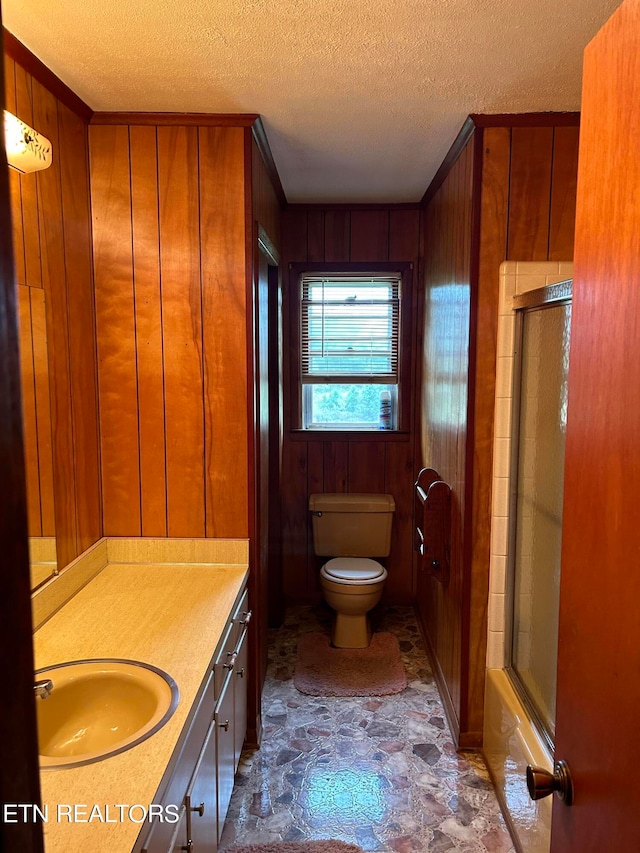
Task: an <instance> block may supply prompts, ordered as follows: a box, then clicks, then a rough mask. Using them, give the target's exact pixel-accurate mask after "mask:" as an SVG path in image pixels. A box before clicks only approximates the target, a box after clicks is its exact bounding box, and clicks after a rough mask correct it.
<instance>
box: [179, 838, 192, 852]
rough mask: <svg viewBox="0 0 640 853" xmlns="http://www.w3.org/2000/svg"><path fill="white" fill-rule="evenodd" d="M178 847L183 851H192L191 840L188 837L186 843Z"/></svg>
mask: <svg viewBox="0 0 640 853" xmlns="http://www.w3.org/2000/svg"><path fill="white" fill-rule="evenodd" d="M180 849H181V850H184V851H185V853H193V841H192V840H191V839H189V840H188V841H187V843H186V844H183V845H182V847H181V848H180Z"/></svg>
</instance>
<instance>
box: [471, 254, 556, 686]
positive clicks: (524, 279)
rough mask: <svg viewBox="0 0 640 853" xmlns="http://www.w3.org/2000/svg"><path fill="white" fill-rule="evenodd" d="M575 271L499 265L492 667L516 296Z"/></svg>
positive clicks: (497, 633)
mask: <svg viewBox="0 0 640 853" xmlns="http://www.w3.org/2000/svg"><path fill="white" fill-rule="evenodd" d="M572 276H573V264H572V263H571V262H565V261H562V262H556V261H550V262H544V263H542V262H540V263H538V262H529V261H527V262H522V261H505V263H503V264H502V265H501V266H500V301H499V309H498V310H499V312H500V317H499V320H498V349H497V375H496V409H495V432H494V444H493V489H492V494H493V498H492V510H491V516H492V517H491V561H490V587H489V618H488V631H489V633H488V642H487V667H488V668H489V669H493V668H498V669H499V668H502V667H503V666H504V654H505V597H506V596H505V593H506V568H507V541H508V527H509V523H508V522H509V519H508V512H509V488H510V482H509V465H510V460H511V404H512V397H513V389H512V386H513V365H514V351H513V350H514V336H515V312H514V310H513V307H512V301H513V297H514V296H516V295H519V294H521V293H526V292H527V291H529V290H536V289H537V288H539V287H545V286H546V285H549V284H556V283H557V282H559V281H565V280H566V279H568V278H572Z"/></svg>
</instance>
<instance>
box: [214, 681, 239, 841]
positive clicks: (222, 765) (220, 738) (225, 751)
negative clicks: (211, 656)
mask: <svg viewBox="0 0 640 853" xmlns="http://www.w3.org/2000/svg"><path fill="white" fill-rule="evenodd" d="M234 678H235V676H234V674H233V670H230V671H228V672H227V678H226V681H225V682H224V685H223V687H222V692H221V694H220V698H219V699H218V704H217V705H216V713H215V716H214V723H215V732H216V747H217V752H218V840H219V839H220V836H221V835H222V828H223V826H224V819H225V817H226V815H227V809H228V808H229V800H230V799H231V792H232V791H233V779H234V776H235V770H236V768H235V761H234V747H235V744H234V726H233V716H234V708H233V694H234V683H233V679H234Z"/></svg>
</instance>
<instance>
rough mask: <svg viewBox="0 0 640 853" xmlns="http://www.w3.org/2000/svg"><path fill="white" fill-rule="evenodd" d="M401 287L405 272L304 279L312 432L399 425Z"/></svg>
mask: <svg viewBox="0 0 640 853" xmlns="http://www.w3.org/2000/svg"><path fill="white" fill-rule="evenodd" d="M401 289H402V274H401V273H400V272H391V273H386V272H371V273H369V272H349V273H347V272H344V273H339V272H336V273H334V272H332V273H326V274H323V273H317V272H305V273H303V274H302V275H301V276H300V279H299V298H300V364H299V370H300V384H301V398H302V399H301V404H302V405H301V408H302V426H303V428H304V429H340V430H344V429H353V430H370V429H379V428H383V429H397V428H398V403H399V392H398V388H399V382H400V361H401V358H400V356H401V354H400V322H401V307H400V306H401ZM385 414H388V416H387V417H385V416H384V415H385Z"/></svg>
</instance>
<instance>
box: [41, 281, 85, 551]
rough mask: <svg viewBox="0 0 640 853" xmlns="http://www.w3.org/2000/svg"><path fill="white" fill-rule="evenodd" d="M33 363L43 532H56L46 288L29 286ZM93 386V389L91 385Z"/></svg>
mask: <svg viewBox="0 0 640 853" xmlns="http://www.w3.org/2000/svg"><path fill="white" fill-rule="evenodd" d="M29 296H30V298H31V329H32V332H33V334H32V340H33V366H34V379H35V394H36V414H37V419H38V475H39V478H40V514H41V518H42V535H43V536H55V535H56V516H55V502H54V485H53V447H52V443H51V442H52V429H51V394H50V386H49V382H50V379H49V350H48V346H47V341H48V334H47V320H46V305H45V292H44V289H43V288H41V287H30V288H29ZM94 390H95V389H94ZM97 462H98V460H96V467H97Z"/></svg>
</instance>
